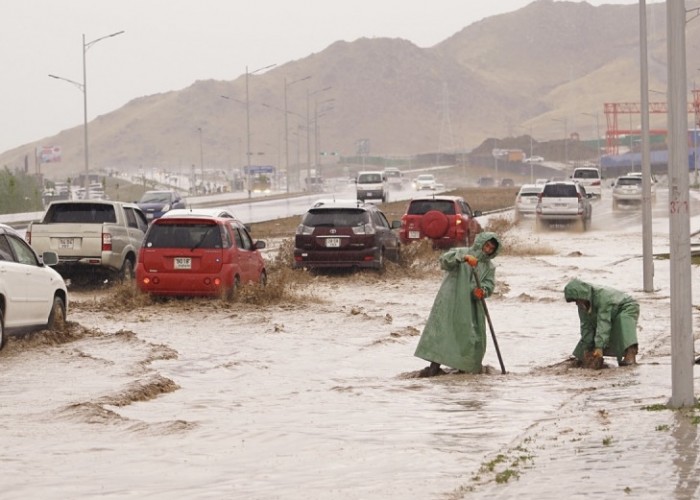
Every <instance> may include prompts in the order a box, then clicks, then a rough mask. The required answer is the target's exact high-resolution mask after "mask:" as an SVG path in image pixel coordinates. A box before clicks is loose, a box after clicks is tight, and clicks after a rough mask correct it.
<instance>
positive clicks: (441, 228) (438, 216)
mask: <svg viewBox="0 0 700 500" xmlns="http://www.w3.org/2000/svg"><path fill="white" fill-rule="evenodd" d="M449 226H450V221H449V220H448V218H447V216H446V215H445V214H443V213H442V212H440V211H438V210H429V211H428V212H426V214H425V215H424V216H423V233H425V235H426V236H427V237H428V238H432V239H438V238H442V237H443V236H445V233H447V228H448V227H449Z"/></svg>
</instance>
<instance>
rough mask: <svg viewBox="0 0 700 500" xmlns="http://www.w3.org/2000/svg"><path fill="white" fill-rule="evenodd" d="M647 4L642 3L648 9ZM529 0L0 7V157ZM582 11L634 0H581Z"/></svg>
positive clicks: (420, 39)
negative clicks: (124, 111)
mask: <svg viewBox="0 0 700 500" xmlns="http://www.w3.org/2000/svg"><path fill="white" fill-rule="evenodd" d="M653 2H656V0H647V3H648V4H650V3H653ZM529 3H531V0H433V1H418V0H408V1H407V0H354V1H351V2H350V1H345V2H339V1H335V0H303V1H301V0H253V1H246V2H243V1H242V0H3V2H2V7H1V8H0V24H1V26H2V28H0V47H2V48H1V49H0V67H1V68H2V69H3V79H2V91H0V110H2V122H1V123H2V126H1V129H0V151H6V150H8V149H12V148H15V147H18V146H21V145H23V144H26V143H28V142H32V141H34V140H39V139H41V138H44V137H48V136H53V135H55V134H57V133H59V132H60V131H62V130H65V129H67V128H71V127H74V126H77V125H81V124H82V123H83V94H82V92H81V89H80V87H78V86H75V85H71V84H70V83H67V82H65V81H60V80H56V79H53V78H49V77H48V75H49V74H54V75H57V76H60V77H62V78H66V79H69V80H73V81H75V82H78V83H80V84H81V83H82V81H83V73H82V72H83V62H82V57H83V49H82V43H83V42H82V35H83V34H85V40H86V42H87V43H89V42H91V41H93V40H96V39H98V38H101V37H103V36H106V35H109V34H111V33H115V32H118V31H121V30H124V31H125V32H124V33H123V34H121V35H118V36H115V37H113V38H108V39H104V40H101V41H99V42H98V43H95V44H94V45H93V46H91V47H90V48H89V50H88V51H87V53H86V60H87V63H86V67H87V89H88V92H87V97H88V120H93V119H94V118H95V117H97V116H99V115H102V114H106V113H109V112H110V111H114V110H115V109H117V108H120V107H121V106H123V105H124V104H126V103H127V102H129V101H131V100H132V99H135V98H138V97H143V96H146V95H152V94H158V93H162V92H167V91H170V90H180V89H183V88H185V87H188V86H190V85H191V84H192V83H194V82H195V81H197V80H209V79H214V80H234V79H235V78H237V77H239V76H240V75H242V74H244V73H245V68H246V66H248V69H249V71H254V70H256V69H258V68H261V67H264V66H267V65H269V64H277V65H281V64H284V63H286V62H288V61H292V60H296V59H302V58H304V57H306V56H308V55H310V54H312V53H314V52H321V51H322V50H324V49H325V48H326V47H328V46H329V45H330V44H332V43H333V42H336V41H338V40H345V41H354V40H357V39H358V38H362V37H368V38H371V37H388V38H403V39H406V40H409V41H411V42H413V43H414V44H416V45H417V46H419V47H430V46H433V45H435V44H437V43H439V42H441V41H442V40H444V39H446V38H448V37H450V36H452V35H454V34H455V33H457V32H458V31H460V30H461V29H463V28H465V27H467V26H469V25H470V24H472V23H475V22H478V21H480V20H482V19H484V18H486V17H491V16H494V15H497V14H502V13H506V12H512V11H514V10H517V9H519V8H521V7H524V6H525V5H528V4H529ZM588 3H590V4H592V5H600V4H636V3H638V2H637V0H607V1H605V0H589V2H588Z"/></svg>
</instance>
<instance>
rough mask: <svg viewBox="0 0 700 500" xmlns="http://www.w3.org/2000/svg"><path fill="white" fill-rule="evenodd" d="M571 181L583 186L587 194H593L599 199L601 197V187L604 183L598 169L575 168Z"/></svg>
mask: <svg viewBox="0 0 700 500" xmlns="http://www.w3.org/2000/svg"><path fill="white" fill-rule="evenodd" d="M571 180H573V181H574V182H578V183H579V184H580V185H581V186H583V189H585V190H586V194H591V195H593V196H597V197H598V198H600V197H601V194H602V191H601V185H602V183H603V182H602V179H601V177H600V170H598V169H597V168H596V167H578V168H575V169H574V173H573V175H572V176H571Z"/></svg>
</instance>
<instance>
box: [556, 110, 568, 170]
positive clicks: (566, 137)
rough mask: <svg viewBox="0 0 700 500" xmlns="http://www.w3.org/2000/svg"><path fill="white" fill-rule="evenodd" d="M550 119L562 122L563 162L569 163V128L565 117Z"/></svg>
mask: <svg viewBox="0 0 700 500" xmlns="http://www.w3.org/2000/svg"><path fill="white" fill-rule="evenodd" d="M552 121H554V122H559V123H563V124H564V164H565V165H566V166H568V165H569V129H568V127H567V123H566V118H552Z"/></svg>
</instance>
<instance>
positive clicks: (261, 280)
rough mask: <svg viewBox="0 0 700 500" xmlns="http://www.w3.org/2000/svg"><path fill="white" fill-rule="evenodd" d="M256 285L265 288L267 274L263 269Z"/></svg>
mask: <svg viewBox="0 0 700 500" xmlns="http://www.w3.org/2000/svg"><path fill="white" fill-rule="evenodd" d="M258 283H259V284H260V285H262V286H267V273H266V272H265V270H264V269H263V271H262V272H261V273H260V278H259V279H258Z"/></svg>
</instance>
